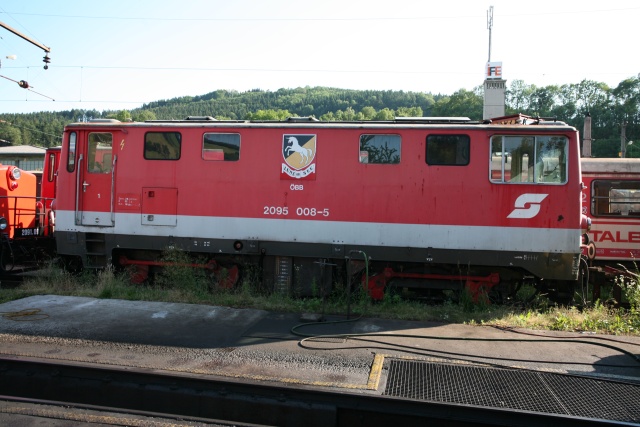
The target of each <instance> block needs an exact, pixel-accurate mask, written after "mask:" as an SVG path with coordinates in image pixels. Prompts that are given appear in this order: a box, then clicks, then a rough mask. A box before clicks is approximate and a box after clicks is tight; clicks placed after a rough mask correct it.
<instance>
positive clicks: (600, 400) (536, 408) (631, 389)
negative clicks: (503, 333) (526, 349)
mask: <svg viewBox="0 0 640 427" xmlns="http://www.w3.org/2000/svg"><path fill="white" fill-rule="evenodd" d="M384 394H386V395H389V396H397V397H404V398H409V399H420V400H429V401H434V402H447V403H459V404H465V405H476V406H484V407H494V408H504V409H514V410H521V411H532V412H541V413H548V414H559V415H569V416H574V417H585V418H592V419H603V420H611V421H625V422H640V404H639V403H638V402H640V385H636V384H629V383H620V382H614V381H606V380H599V379H595V378H584V377H575V376H570V375H562V374H553V373H547V372H535V371H524V370H515V369H499V368H486V367H478V366H469V365H447V364H439V363H431V362H421V361H412V360H391V361H390V364H389V375H388V379H387V386H386V389H385V392H384Z"/></svg>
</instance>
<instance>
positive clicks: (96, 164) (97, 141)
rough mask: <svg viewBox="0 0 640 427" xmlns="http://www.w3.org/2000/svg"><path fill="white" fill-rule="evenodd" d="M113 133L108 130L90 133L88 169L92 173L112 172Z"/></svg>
mask: <svg viewBox="0 0 640 427" xmlns="http://www.w3.org/2000/svg"><path fill="white" fill-rule="evenodd" d="M112 145H113V135H111V134H110V133H108V132H92V133H90V134H89V144H88V147H87V151H88V152H87V171H88V172H90V173H110V172H111V146H112Z"/></svg>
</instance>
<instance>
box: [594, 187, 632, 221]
mask: <svg viewBox="0 0 640 427" xmlns="http://www.w3.org/2000/svg"><path fill="white" fill-rule="evenodd" d="M591 192H592V196H593V197H592V202H591V203H592V205H591V212H592V214H593V215H594V216H603V215H604V216H610V215H611V216H621V215H626V216H640V181H604V180H596V181H593V183H592V187H591Z"/></svg>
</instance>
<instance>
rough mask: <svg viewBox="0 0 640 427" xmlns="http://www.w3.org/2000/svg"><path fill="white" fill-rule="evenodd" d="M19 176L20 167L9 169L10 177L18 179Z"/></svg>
mask: <svg viewBox="0 0 640 427" xmlns="http://www.w3.org/2000/svg"><path fill="white" fill-rule="evenodd" d="M20 176H21V172H20V169H18V168H13V169H11V179H14V180H16V181H17V180H19V179H20Z"/></svg>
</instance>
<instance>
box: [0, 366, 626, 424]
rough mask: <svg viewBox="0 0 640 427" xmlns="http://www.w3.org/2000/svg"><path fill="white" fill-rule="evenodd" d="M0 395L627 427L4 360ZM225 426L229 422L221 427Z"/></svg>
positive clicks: (319, 418) (301, 414) (255, 417)
mask: <svg viewBox="0 0 640 427" xmlns="http://www.w3.org/2000/svg"><path fill="white" fill-rule="evenodd" d="M0 394H2V395H4V396H10V397H12V398H14V399H15V398H18V399H39V400H45V401H48V403H52V402H54V401H55V402H57V404H58V405H63V406H65V407H72V408H78V409H79V410H80V409H86V408H88V407H90V408H93V409H96V408H100V409H101V410H109V411H118V412H122V411H125V412H127V413H132V411H134V412H135V413H136V414H143V413H144V414H155V416H162V417H166V418H176V417H178V418H181V417H182V418H184V417H190V418H192V419H193V420H199V421H203V420H209V421H213V420H215V421H216V422H218V421H219V420H227V421H228V422H231V423H234V424H235V425H238V423H240V424H242V423H244V425H247V424H259V425H280V426H299V425H305V426H306V427H313V426H323V427H326V426H347V425H348V426H365V425H366V426H388V425H418V424H421V425H425V424H426V423H437V425H445V426H448V425H456V426H458V425H461V426H506V425H521V426H542V425H559V424H561V425H564V426H592V425H593V426H595V425H600V426H601V425H628V424H626V423H618V422H615V421H603V420H593V419H585V418H579V417H570V416H558V415H553V414H539V413H532V412H529V411H526V412H525V411H513V410H504V409H499V408H488V407H475V406H470V405H460V404H449V403H442V402H429V401H424V400H415V399H400V398H395V397H391V396H380V395H376V394H370V393H365V392H360V393H354V392H336V391H332V390H320V389H313V388H310V387H308V386H287V387H284V386H277V385H266V384H263V383H255V382H249V381H243V380H236V381H229V380H220V379H217V378H212V377H211V376H199V375H188V376H185V375H176V374H167V373H162V372H150V371H149V370H142V369H131V368H127V369H123V368H117V367H106V368H105V367H103V366H101V367H95V366H86V365H80V364H78V365H76V364H73V363H69V362H65V363H63V364H58V363H53V362H50V361H46V362H43V361H37V360H20V358H8V357H4V358H1V359H0ZM220 425H226V424H220Z"/></svg>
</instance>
